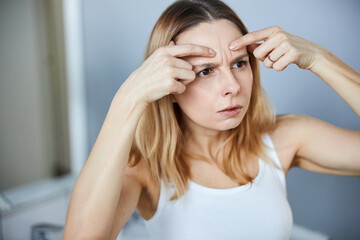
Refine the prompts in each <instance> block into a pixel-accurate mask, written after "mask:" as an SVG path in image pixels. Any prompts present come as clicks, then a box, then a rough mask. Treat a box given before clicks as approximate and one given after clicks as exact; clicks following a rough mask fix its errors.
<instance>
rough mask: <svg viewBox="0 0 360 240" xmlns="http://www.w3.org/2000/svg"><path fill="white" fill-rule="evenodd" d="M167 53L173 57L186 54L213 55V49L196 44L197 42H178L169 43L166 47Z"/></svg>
mask: <svg viewBox="0 0 360 240" xmlns="http://www.w3.org/2000/svg"><path fill="white" fill-rule="evenodd" d="M166 48H167V49H168V53H169V54H171V55H173V56H174V57H186V56H204V57H214V56H215V54H216V53H215V51H214V50H213V49H211V48H209V47H205V46H201V45H197V44H191V43H187V44H178V45H172V46H171V45H170V46H167V47H166Z"/></svg>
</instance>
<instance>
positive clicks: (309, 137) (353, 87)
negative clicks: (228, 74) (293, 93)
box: [229, 26, 360, 176]
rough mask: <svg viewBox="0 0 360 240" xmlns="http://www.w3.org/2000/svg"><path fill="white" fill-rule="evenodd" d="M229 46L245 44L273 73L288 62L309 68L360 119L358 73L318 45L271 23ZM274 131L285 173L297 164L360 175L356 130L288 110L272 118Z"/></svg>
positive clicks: (330, 172) (320, 170)
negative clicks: (282, 150) (286, 150)
mask: <svg viewBox="0 0 360 240" xmlns="http://www.w3.org/2000/svg"><path fill="white" fill-rule="evenodd" d="M262 40H264V42H263V43H261V44H258V43H256V42H259V41H262ZM232 44H234V46H232ZM232 44H231V45H230V46H229V48H230V49H232V50H233V51H236V50H238V49H241V48H243V47H247V50H248V51H249V52H252V53H253V54H254V56H255V57H256V58H258V59H260V60H261V61H263V63H264V65H265V66H266V67H268V68H273V69H274V70H276V71H283V70H284V69H285V68H286V67H287V66H288V65H289V64H291V63H295V64H296V65H297V66H298V67H299V68H301V69H306V70H310V71H312V72H313V73H315V74H316V75H318V76H319V77H320V78H321V79H322V80H324V81H325V82H326V83H327V84H328V85H329V86H330V87H331V88H332V89H334V91H335V92H336V93H337V94H339V96H340V97H342V98H343V99H344V100H345V102H346V103H347V104H348V105H349V106H350V107H351V108H352V109H353V110H354V111H355V113H356V114H357V115H358V116H359V117H360V74H359V73H357V72H356V71H355V70H354V69H352V68H351V67H349V66H348V65H346V64H345V63H344V62H343V61H341V60H340V59H339V58H337V57H336V56H334V55H333V54H332V53H331V52H329V51H328V50H327V49H325V48H323V47H321V46H320V45H318V44H316V43H313V42H310V41H308V40H306V39H303V38H300V37H297V36H295V35H292V34H290V33H288V32H285V31H284V30H282V29H281V28H280V27H277V26H274V27H268V28H265V29H262V30H259V31H255V32H251V33H248V34H246V35H244V36H242V37H240V38H239V39H236V40H235V41H234V42H233V43H232ZM274 135H279V136H275V138H281V139H286V144H285V145H287V146H289V148H290V150H289V152H291V153H292V154H293V155H291V157H288V158H287V159H286V161H285V162H284V165H285V170H286V171H287V170H288V169H289V168H290V167H293V166H297V167H300V168H303V169H306V170H310V171H314V172H320V173H326V174H337V175H346V176H360V157H359V156H360V132H359V131H354V130H348V129H343V128H340V127H336V126H334V125H332V124H329V123H327V122H324V121H321V120H319V119H316V118H312V117H309V116H302V115H296V114H291V115H283V116H279V117H278V119H277V129H276V131H275V132H274ZM282 147H284V146H279V148H282Z"/></svg>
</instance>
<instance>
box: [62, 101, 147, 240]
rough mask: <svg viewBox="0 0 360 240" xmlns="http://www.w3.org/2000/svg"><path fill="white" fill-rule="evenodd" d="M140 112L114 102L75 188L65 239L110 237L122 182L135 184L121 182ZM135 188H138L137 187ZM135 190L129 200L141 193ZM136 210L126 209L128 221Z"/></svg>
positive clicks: (133, 106) (132, 104) (135, 106)
mask: <svg viewBox="0 0 360 240" xmlns="http://www.w3.org/2000/svg"><path fill="white" fill-rule="evenodd" d="M143 108H144V107H143V106H142V105H140V104H138V103H135V102H131V101H130V102H129V101H126V99H123V98H121V97H117V96H116V97H115V98H114V100H113V102H112V103H111V106H110V109H109V112H108V114H107V116H106V118H105V121H104V124H103V126H102V128H101V130H100V133H99V136H98V138H97V139H96V142H95V144H94V147H93V149H92V151H91V153H90V155H89V157H88V160H87V161H86V164H85V165H84V168H83V170H82V171H81V174H80V176H79V178H78V180H77V182H76V184H75V186H74V189H73V192H72V195H71V199H70V204H69V208H68V213H67V218H66V225H65V232H64V239H79V238H82V239H83V238H85V239H90V238H91V239H103V238H104V236H109V234H110V231H111V226H112V223H113V220H114V217H115V216H114V215H115V212H116V208H117V205H118V201H119V197H120V192H121V189H122V184H123V181H135V180H131V179H130V178H129V177H127V178H126V179H125V180H124V175H125V169H126V165H127V162H128V158H129V152H130V148H131V143H132V141H133V138H134V135H135V130H136V126H137V124H138V121H139V118H140V116H141V113H142V112H143ZM134 185H135V186H139V184H137V185H136V183H135V184H134ZM135 189H136V191H135V192H134V193H133V194H135V195H133V196H132V198H134V199H136V198H137V199H138V198H139V195H140V191H141V189H139V188H135ZM136 195H137V196H136ZM136 203H137V202H135V204H136ZM124 204H126V203H124ZM135 207H136V205H135ZM135 207H132V208H128V213H127V214H126V215H127V216H129V217H130V216H131V214H132V212H133V211H134V209H135ZM126 220H127V219H124V221H126Z"/></svg>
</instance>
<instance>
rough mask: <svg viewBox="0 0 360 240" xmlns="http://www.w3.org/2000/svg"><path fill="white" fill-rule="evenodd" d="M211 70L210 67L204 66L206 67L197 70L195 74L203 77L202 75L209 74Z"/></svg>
mask: <svg viewBox="0 0 360 240" xmlns="http://www.w3.org/2000/svg"><path fill="white" fill-rule="evenodd" d="M211 72H212V69H211V68H206V69H204V70H202V71H200V72H198V73H197V74H196V75H197V76H200V77H204V76H207V75H209V74H210V73H211Z"/></svg>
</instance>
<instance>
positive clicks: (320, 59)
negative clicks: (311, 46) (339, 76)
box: [309, 48, 334, 75]
mask: <svg viewBox="0 0 360 240" xmlns="http://www.w3.org/2000/svg"><path fill="white" fill-rule="evenodd" d="M333 58H334V55H333V54H332V53H331V52H330V51H329V50H327V49H325V48H322V50H321V51H319V52H317V53H316V56H315V60H314V63H313V64H312V66H311V67H310V68H309V70H310V71H311V72H313V73H315V74H316V75H319V74H320V73H321V72H322V71H324V69H326V67H327V65H328V63H329V62H331V61H332V60H331V59H333Z"/></svg>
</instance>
